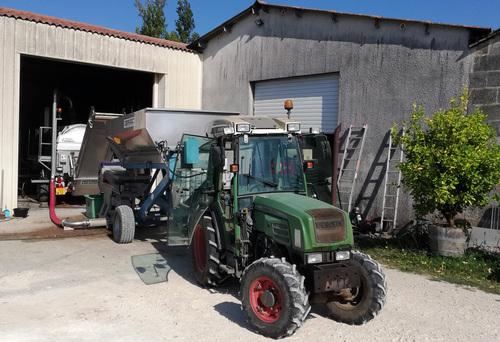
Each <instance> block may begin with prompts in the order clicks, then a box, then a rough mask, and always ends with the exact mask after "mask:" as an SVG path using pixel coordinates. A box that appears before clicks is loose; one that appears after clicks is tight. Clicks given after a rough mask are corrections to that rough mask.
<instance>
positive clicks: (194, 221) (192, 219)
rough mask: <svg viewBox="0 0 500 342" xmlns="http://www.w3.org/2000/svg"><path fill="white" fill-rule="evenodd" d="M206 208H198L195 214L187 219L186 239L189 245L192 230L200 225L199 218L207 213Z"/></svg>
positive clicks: (192, 233) (191, 238) (192, 234)
mask: <svg viewBox="0 0 500 342" xmlns="http://www.w3.org/2000/svg"><path fill="white" fill-rule="evenodd" d="M207 210H208V206H206V207H205V206H204V207H199V208H198V209H197V210H196V212H195V213H194V214H193V215H191V216H190V217H189V221H188V224H187V226H188V238H189V241H188V242H189V244H191V241H192V240H193V236H194V228H195V227H196V226H197V225H198V224H199V223H200V221H201V218H202V217H203V215H204V214H205V213H206V212H207Z"/></svg>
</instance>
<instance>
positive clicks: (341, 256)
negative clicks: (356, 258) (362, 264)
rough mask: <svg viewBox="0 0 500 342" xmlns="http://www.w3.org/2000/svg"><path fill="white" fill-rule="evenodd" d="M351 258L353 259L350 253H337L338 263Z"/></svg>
mask: <svg viewBox="0 0 500 342" xmlns="http://www.w3.org/2000/svg"><path fill="white" fill-rule="evenodd" d="M350 258H351V252H349V251H341V252H335V260H336V261H343V260H349V259H350Z"/></svg>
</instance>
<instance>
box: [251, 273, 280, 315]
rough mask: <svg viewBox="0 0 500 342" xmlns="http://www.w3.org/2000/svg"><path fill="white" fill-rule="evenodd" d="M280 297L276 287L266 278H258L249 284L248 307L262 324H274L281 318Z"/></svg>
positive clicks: (272, 281)
mask: <svg viewBox="0 0 500 342" xmlns="http://www.w3.org/2000/svg"><path fill="white" fill-rule="evenodd" d="M282 300H283V298H282V295H281V291H280V289H279V288H278V285H277V284H276V283H275V282H274V280H272V279H271V278H268V277H264V276H262V277H258V278H257V279H255V280H254V281H252V283H251V284H250V306H251V307H252V310H253V312H254V314H255V315H256V316H257V317H258V318H259V319H260V320H261V321H263V322H266V323H274V322H276V321H277V320H279V319H280V317H281V311H282Z"/></svg>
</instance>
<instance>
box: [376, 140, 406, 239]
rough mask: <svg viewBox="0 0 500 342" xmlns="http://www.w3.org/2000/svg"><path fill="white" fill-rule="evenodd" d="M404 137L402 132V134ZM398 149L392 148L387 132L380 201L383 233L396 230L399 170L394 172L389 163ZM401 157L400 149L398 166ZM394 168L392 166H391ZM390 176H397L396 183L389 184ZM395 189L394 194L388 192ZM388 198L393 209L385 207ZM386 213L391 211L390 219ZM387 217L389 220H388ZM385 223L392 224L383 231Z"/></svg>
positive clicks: (399, 181) (399, 182)
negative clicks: (392, 199)
mask: <svg viewBox="0 0 500 342" xmlns="http://www.w3.org/2000/svg"><path fill="white" fill-rule="evenodd" d="M402 134H403V135H404V132H403V133H402ZM397 149H398V147H397V146H396V147H393V141H392V134H391V133H390V132H389V143H388V148H387V161H386V166H385V177H384V196H383V199H382V216H381V218H380V226H381V227H380V228H381V229H382V230H383V231H385V230H386V231H389V232H390V231H392V230H393V229H395V228H396V224H397V219H398V207H399V191H400V187H401V176H402V175H401V170H400V169H398V170H395V169H394V168H391V162H393V161H394V160H393V159H392V157H393V156H394V155H396V151H397ZM403 157H404V153H403V149H402V148H401V149H400V152H399V158H398V160H397V162H398V165H399V164H401V163H402V162H403ZM392 166H394V165H392ZM391 174H398V177H397V181H396V183H393V184H391V183H390V182H389V175H391ZM391 185H392V187H395V188H396V192H395V193H393V192H392V193H391V192H390V191H388V190H389V188H390V187H391ZM388 198H394V207H387V206H386V204H387V202H388V201H387V199H388ZM387 211H389V212H390V211H392V213H393V215H392V217H391V215H388V214H387ZM388 217H389V218H388ZM385 222H387V223H389V224H392V226H391V227H389V229H384V223H385Z"/></svg>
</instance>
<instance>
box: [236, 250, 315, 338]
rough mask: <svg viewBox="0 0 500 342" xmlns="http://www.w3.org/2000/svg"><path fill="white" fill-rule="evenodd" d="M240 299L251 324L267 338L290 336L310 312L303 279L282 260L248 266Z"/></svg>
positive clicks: (270, 259) (265, 259) (244, 274)
mask: <svg viewBox="0 0 500 342" xmlns="http://www.w3.org/2000/svg"><path fill="white" fill-rule="evenodd" d="M241 296H242V300H241V302H242V309H243V311H245V313H246V314H247V317H248V320H249V322H250V324H251V325H252V326H253V327H254V328H255V329H256V330H257V331H258V332H259V333H260V334H262V335H264V336H267V337H272V338H282V337H286V336H290V335H292V334H293V333H294V332H295V331H296V330H297V329H298V328H299V327H300V326H302V323H303V322H304V320H305V319H306V317H307V315H308V314H309V311H310V310H311V306H310V305H309V297H308V294H307V292H306V289H305V287H304V276H302V275H301V274H300V273H299V272H298V271H297V269H296V268H295V265H293V266H292V265H291V264H289V263H288V262H286V260H285V259H284V258H283V259H281V260H280V259H277V258H261V259H259V260H257V261H255V262H253V263H252V264H251V265H250V266H248V267H247V268H246V269H245V271H244V272H243V277H242V279H241Z"/></svg>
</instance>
